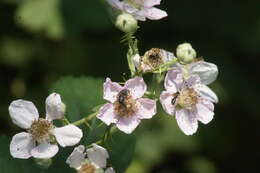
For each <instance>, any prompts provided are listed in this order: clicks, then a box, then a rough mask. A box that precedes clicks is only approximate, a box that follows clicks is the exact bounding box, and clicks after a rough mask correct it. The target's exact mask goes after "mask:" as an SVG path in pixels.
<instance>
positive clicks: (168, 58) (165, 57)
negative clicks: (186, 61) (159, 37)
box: [161, 49, 176, 63]
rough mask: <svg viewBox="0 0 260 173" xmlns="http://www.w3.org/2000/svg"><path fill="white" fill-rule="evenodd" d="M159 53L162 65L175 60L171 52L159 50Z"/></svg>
mask: <svg viewBox="0 0 260 173" xmlns="http://www.w3.org/2000/svg"><path fill="white" fill-rule="evenodd" d="M161 52H162V58H163V62H164V63H166V62H169V61H171V60H173V59H174V58H176V57H175V56H174V54H173V53H172V52H168V51H166V50H163V49H161Z"/></svg>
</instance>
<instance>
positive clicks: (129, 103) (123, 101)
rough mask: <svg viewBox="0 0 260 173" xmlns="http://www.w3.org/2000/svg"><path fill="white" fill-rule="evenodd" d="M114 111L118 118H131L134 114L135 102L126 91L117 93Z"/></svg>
mask: <svg viewBox="0 0 260 173" xmlns="http://www.w3.org/2000/svg"><path fill="white" fill-rule="evenodd" d="M114 109H115V112H116V113H117V114H118V115H119V116H132V115H133V114H134V113H135V112H136V101H135V99H134V98H133V97H132V96H131V94H130V91H129V90H128V89H123V90H121V91H120V92H119V93H118V95H117V101H116V102H115V103H114Z"/></svg>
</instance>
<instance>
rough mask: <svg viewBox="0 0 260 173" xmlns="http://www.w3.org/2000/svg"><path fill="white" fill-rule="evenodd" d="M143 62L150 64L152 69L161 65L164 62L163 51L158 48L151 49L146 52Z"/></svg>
mask: <svg viewBox="0 0 260 173" xmlns="http://www.w3.org/2000/svg"><path fill="white" fill-rule="evenodd" d="M143 62H144V63H145V64H147V65H149V66H150V67H151V68H152V69H155V68H157V67H159V66H160V65H162V64H163V63H164V62H163V58H162V51H161V50H160V49H158V48H152V49H150V50H149V51H147V52H146V53H145V54H144V56H143Z"/></svg>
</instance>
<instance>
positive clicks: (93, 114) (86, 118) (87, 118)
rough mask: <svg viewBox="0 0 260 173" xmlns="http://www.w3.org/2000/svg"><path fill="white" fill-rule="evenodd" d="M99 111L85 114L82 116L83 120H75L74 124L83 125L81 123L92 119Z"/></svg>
mask: <svg viewBox="0 0 260 173" xmlns="http://www.w3.org/2000/svg"><path fill="white" fill-rule="evenodd" d="M98 113H99V112H94V113H92V114H90V115H87V116H85V117H84V118H82V119H81V120H78V121H75V122H74V123H72V124H74V125H75V126H79V125H81V124H83V123H85V122H88V121H90V120H91V119H93V118H95V117H96V115H97V114H98Z"/></svg>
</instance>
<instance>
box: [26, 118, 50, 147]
mask: <svg viewBox="0 0 260 173" xmlns="http://www.w3.org/2000/svg"><path fill="white" fill-rule="evenodd" d="M52 128H53V125H52V123H51V122H50V121H48V120H45V119H42V118H40V119H39V120H37V121H34V122H33V123H32V126H31V128H30V129H29V133H30V134H31V135H32V137H33V139H34V140H36V141H37V142H39V143H41V142H42V141H44V140H47V139H49V138H50V131H51V129H52Z"/></svg>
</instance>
